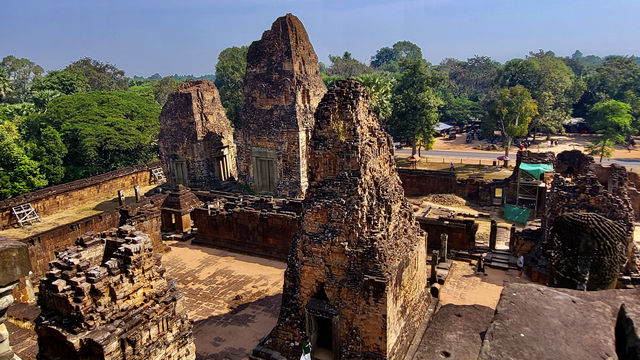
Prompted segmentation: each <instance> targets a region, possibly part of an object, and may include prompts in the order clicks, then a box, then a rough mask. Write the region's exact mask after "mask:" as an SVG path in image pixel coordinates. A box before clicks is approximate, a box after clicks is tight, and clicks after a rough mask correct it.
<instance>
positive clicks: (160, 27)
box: [0, 0, 640, 76]
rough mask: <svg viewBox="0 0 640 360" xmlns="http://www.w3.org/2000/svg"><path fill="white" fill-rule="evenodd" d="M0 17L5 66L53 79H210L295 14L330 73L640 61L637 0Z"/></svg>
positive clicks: (131, 9) (147, 6) (262, 5)
mask: <svg viewBox="0 0 640 360" xmlns="http://www.w3.org/2000/svg"><path fill="white" fill-rule="evenodd" d="M0 9H2V20H1V21H0V57H4V56H6V55H15V56H17V57H26V58H29V59H31V60H33V61H35V62H36V63H38V64H40V65H41V66H42V67H44V68H45V70H52V69H57V68H62V67H64V66H66V65H68V64H69V63H71V62H72V61H74V60H76V59H78V58H80V57H84V56H89V57H92V58H94V59H98V60H101V61H106V62H110V63H112V64H115V65H116V66H118V67H119V68H121V69H123V70H125V71H126V73H127V75H128V76H133V75H144V76H148V75H151V74H153V73H155V72H158V73H160V74H162V75H168V74H174V73H178V74H195V75H201V74H205V73H213V72H214V67H215V63H216V61H217V56H218V53H219V52H220V51H221V50H223V49H224V48H226V47H229V46H234V45H248V44H250V43H251V42H252V41H254V40H257V39H259V38H260V37H261V35H262V32H263V31H264V30H266V29H268V28H270V26H271V23H272V22H273V21H274V20H275V19H276V18H277V17H278V16H281V15H284V14H285V13H287V12H290V13H293V14H294V15H296V16H298V17H299V18H300V19H301V20H302V22H303V23H304V25H305V27H306V29H307V32H308V33H309V37H310V39H311V42H312V43H313V46H314V48H315V50H316V53H317V54H318V57H319V58H320V61H322V62H324V63H328V55H329V54H332V55H339V54H342V53H343V52H344V51H345V50H348V51H350V52H351V53H352V54H353V56H354V57H356V58H358V59H360V60H361V61H365V62H367V63H368V61H369V59H370V57H371V55H373V54H375V52H376V50H377V49H379V48H381V47H383V46H391V45H392V44H393V43H394V42H396V41H399V40H409V41H412V42H415V43H416V44H418V45H419V46H420V47H421V48H422V52H423V55H424V57H425V58H426V59H427V60H429V61H430V62H431V63H439V62H440V61H441V60H442V59H443V58H447V57H454V58H459V59H466V58H468V57H472V56H474V55H476V54H477V55H488V56H491V57H492V58H494V59H496V60H498V61H501V62H503V61H505V60H508V59H511V58H514V57H524V56H525V55H526V54H527V53H528V52H529V51H532V50H538V49H545V50H553V51H555V52H556V54H558V55H571V53H573V51H574V50H576V49H580V50H581V51H582V52H583V53H584V54H596V55H608V54H620V55H631V54H635V55H640V40H639V38H638V36H639V35H640V21H638V16H639V15H640V1H638V0H606V1H605V0H599V1H595V0H555V1H549V0H535V1H534V0H528V1H522V0H423V1H412V0H368V1H351V0H342V1H340V0H298V1H294V0H270V1H259V0H168V1H164V0H155V1H150V0H108V1H107V0H103V1H98V0H40V1H36V0H2V6H1V7H0Z"/></svg>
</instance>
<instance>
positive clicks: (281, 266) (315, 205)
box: [0, 14, 640, 360]
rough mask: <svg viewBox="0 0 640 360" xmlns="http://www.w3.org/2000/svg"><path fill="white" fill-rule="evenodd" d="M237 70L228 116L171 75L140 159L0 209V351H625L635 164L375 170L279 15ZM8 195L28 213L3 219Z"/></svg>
mask: <svg viewBox="0 0 640 360" xmlns="http://www.w3.org/2000/svg"><path fill="white" fill-rule="evenodd" d="M246 70H247V71H246V78H245V80H244V85H243V86H244V87H243V96H244V103H243V107H242V109H241V111H240V113H239V120H238V123H237V124H236V126H237V127H236V128H235V130H234V128H233V127H232V126H231V123H230V122H229V120H228V119H227V117H226V115H225V110H224V108H223V106H222V104H221V101H220V96H219V93H218V90H217V89H216V87H215V85H214V84H213V83H212V82H210V81H208V80H191V81H188V82H186V83H185V84H183V85H182V86H180V88H179V89H177V91H175V92H174V93H173V94H171V95H170V96H169V99H168V101H167V102H166V104H165V106H164V107H163V109H162V113H161V116H160V128H161V129H160V136H159V152H160V160H161V162H156V163H152V164H147V165H139V166H135V167H131V168H127V169H120V170H116V171H113V172H110V173H106V174H102V175H99V176H95V177H92V178H88V179H82V180H78V181H74V182H71V183H67V184H61V185H57V186H53V187H50V188H46V189H41V190H38V191H35V192H33V193H29V194H24V195H21V196H18V197H15V198H12V199H8V200H5V201H0V220H1V221H0V260H2V261H0V270H2V271H0V359H2V360H4V359H5V358H11V357H12V356H13V352H14V350H16V348H19V349H20V350H16V354H17V353H18V351H24V353H25V354H27V356H28V355H29V354H32V355H33V356H31V357H23V359H30V360H31V359H35V358H36V354H37V358H38V359H42V360H54V359H104V360H106V359H109V360H116V359H118V360H120V359H123V360H124V359H134V360H142V359H145V360H146V359H157V360H160V359H162V360H165V359H166V360H182V359H190V360H191V359H195V358H196V355H197V357H198V358H202V359H214V358H215V359H221V358H224V359H244V358H247V357H250V358H253V359H278V360H281V359H285V358H286V359H299V358H300V356H301V353H303V352H306V350H309V349H310V352H311V354H310V355H311V357H312V358H314V359H353V358H364V359H407V360H409V359H415V360H417V359H430V360H433V359H443V358H455V359H470V360H477V359H487V360H488V359H503V358H531V359H534V358H535V359H555V358H563V359H585V358H589V356H593V355H594V354H595V355H596V356H599V357H601V358H615V357H616V355H617V356H618V358H621V359H638V358H639V357H638V354H640V338H639V337H638V336H637V333H638V331H637V324H638V319H640V316H639V315H640V307H639V306H638V305H637V304H638V303H639V302H638V299H640V293H638V290H637V287H638V286H640V274H639V273H638V262H639V261H640V258H639V257H638V256H637V254H638V248H637V247H634V242H633V231H634V229H635V227H636V224H635V223H634V221H639V220H640V191H638V189H640V176H639V175H637V174H635V173H632V172H630V171H627V170H626V169H625V168H624V167H622V166H619V165H615V164H614V165H611V166H602V165H599V164H596V163H595V162H594V160H593V158H592V157H591V156H588V155H584V154H583V153H581V152H580V151H565V152H562V153H559V154H557V155H556V154H554V153H553V152H542V153H534V152H531V151H519V152H518V157H517V161H516V162H515V165H516V166H515V168H514V169H513V173H512V174H511V176H509V175H504V176H503V178H493V177H492V178H486V179H485V178H482V177H481V176H477V177H476V176H473V177H471V176H470V177H469V178H461V177H459V176H458V173H456V172H453V171H438V170H416V169H396V163H395V159H394V156H393V151H392V142H391V139H390V137H389V136H388V134H386V133H385V132H384V131H383V130H382V129H381V127H380V125H379V123H378V120H377V119H376V118H375V116H374V115H373V113H372V112H371V110H370V108H369V99H368V95H367V94H366V91H365V88H364V86H363V85H362V84H360V83H358V82H356V81H353V80H342V81H337V82H336V84H335V86H334V87H332V88H331V89H329V90H327V89H326V88H325V86H324V84H323V82H322V79H321V77H320V73H319V68H318V59H317V56H316V54H315V52H314V49H313V47H312V45H311V43H310V41H309V38H308V35H307V33H306V30H305V28H304V26H303V25H302V23H301V22H300V20H298V18H296V17H295V16H293V15H291V14H287V15H285V16H283V17H280V18H278V19H277V20H276V21H275V22H274V23H273V25H272V27H271V29H270V30H267V31H265V32H264V33H263V35H262V39H261V40H259V41H255V42H254V43H253V44H251V46H250V48H249V50H248V58H247V69H246ZM234 131H236V133H235V134H234ZM234 141H235V143H234ZM236 152H237V153H236ZM443 162H444V159H443ZM532 165H544V166H537V167H536V166H534V167H536V168H538V169H542V168H546V170H545V169H542V170H544V171H542V170H541V171H539V172H535V173H534V174H531V173H528V175H527V173H526V172H527V170H525V168H527V167H528V169H529V170H531V166H532ZM162 169H164V173H165V174H166V175H167V179H168V184H163V183H162V181H161V179H162V178H163V176H158V175H162V174H161V172H162V171H161V170H162ZM456 169H457V168H456ZM485 169H486V170H487V173H491V172H494V171H495V172H499V171H503V170H502V169H500V168H499V167H498V166H497V162H494V164H493V166H491V167H489V166H487V167H486V168H485ZM500 174H501V175H502V173H500ZM236 180H237V181H236ZM523 180H525V181H524V182H525V183H524V184H523ZM523 186H524V187H527V186H529V190H532V189H533V190H532V191H531V192H530V193H526V190H527V189H524V187H523ZM116 194H117V197H116ZM432 195H446V196H440V198H446V197H447V196H448V197H449V198H457V197H460V198H462V199H460V200H461V202H460V203H458V204H451V203H450V204H449V205H448V206H449V207H446V206H447V204H446V203H445V202H442V203H438V205H442V207H439V206H436V204H435V203H434V202H429V201H428V199H425V198H426V197H429V196H432ZM405 196H408V197H410V198H409V199H407V198H405ZM467 201H468V203H467ZM26 203H29V205H30V206H32V207H33V209H34V211H37V212H38V214H39V215H41V217H42V219H43V220H44V221H43V223H38V224H35V225H34V226H33V227H30V228H19V227H18V226H17V225H16V219H14V216H13V215H12V212H11V209H12V208H13V207H15V206H20V205H22V204H26ZM78 204H81V206H79V205H78ZM506 205H509V206H510V207H511V208H512V209H517V210H521V211H522V214H523V216H522V217H520V219H519V220H522V221H520V222H519V221H512V219H508V218H507V216H506V211H505V209H506V208H507V206H506ZM81 207H82V208H81ZM470 210H473V213H470V212H469V211H470ZM57 213H74V214H73V216H71V217H60V218H55V219H52V218H54V217H55V215H57ZM66 215H69V214H66ZM502 215H505V216H504V217H503V216H502ZM498 222H500V224H499V223H498ZM516 223H517V229H516ZM5 235H7V238H5ZM427 239H428V240H429V241H427ZM498 243H499V244H498ZM498 245H500V246H498ZM520 255H523V256H524V259H525V262H524V268H523V275H522V276H520V275H518V276H516V274H517V273H518V271H517V269H516V258H517V257H518V256H520ZM163 256H164V257H163ZM485 261H486V265H487V269H488V270H490V271H488V272H489V274H487V272H485V269H484V266H485ZM285 262H286V263H285ZM285 268H286V270H285ZM491 271H493V272H491ZM527 276H528V277H529V278H528V279H526V277H527ZM169 278H174V279H177V280H169ZM518 282H538V283H540V284H519V283H518ZM33 283H36V284H39V287H37V289H35V290H36V291H34V288H33V286H32V284H33ZM178 283H179V284H180V290H181V291H179V290H178V285H177V284H178ZM541 284H545V285H541ZM551 287H557V288H551ZM614 287H615V288H617V289H615V290H613V289H609V290H603V291H597V292H596V291H593V292H591V291H589V292H584V291H576V290H568V289H565V288H569V289H576V288H577V289H581V290H585V289H586V290H600V289H605V288H614ZM634 287H635V288H636V289H635V290H630V288H634ZM478 288H481V289H482V290H483V291H485V290H487V289H489V290H488V291H487V292H491V294H492V295H491V294H490V295H487V293H485V292H482V291H476V290H477V289H478ZM622 288H624V290H623V289H622ZM182 291H183V292H184V293H183V292H182ZM447 292H449V293H447ZM491 296H494V298H493V300H491V301H494V300H495V301H494V302H493V303H491V301H485V300H486V299H485V297H491ZM13 298H15V299H16V303H18V304H19V306H16V305H15V304H14V305H12V306H11V307H10V308H9V309H7V307H9V305H10V304H11V302H12V300H13ZM36 298H37V300H36ZM452 299H453V300H452ZM456 301H457V303H456ZM479 302H483V304H479ZM461 304H462V305H461ZM470 304H473V305H470ZM16 308H17V309H16ZM25 313H26V314H27V315H24V314H25ZM585 314H588V316H585ZM634 321H635V322H634ZM559 323H560V324H559ZM34 328H35V331H34ZM6 329H8V331H7V330H6ZM8 333H11V337H9V334H8ZM25 333H27V334H26V335H25ZM29 336H31V337H32V339H31V341H32V342H33V345H32V346H29V345H28V344H26V343H28V341H29ZM585 339H586V340H585ZM16 340H17V341H18V343H16ZM20 340H23V342H24V343H25V344H24V346H23V344H21V343H19V341H20ZM9 341H12V343H11V345H12V347H13V349H12V347H9ZM196 344H197V346H198V349H196ZM16 345H18V346H16ZM25 348H30V349H31V350H33V349H35V351H32V352H29V351H25ZM196 351H197V354H196ZM634 356H635V358H634Z"/></svg>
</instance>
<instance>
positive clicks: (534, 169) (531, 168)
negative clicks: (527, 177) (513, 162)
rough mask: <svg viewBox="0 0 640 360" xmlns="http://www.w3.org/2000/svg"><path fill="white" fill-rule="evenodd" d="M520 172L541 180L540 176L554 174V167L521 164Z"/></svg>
mask: <svg viewBox="0 0 640 360" xmlns="http://www.w3.org/2000/svg"><path fill="white" fill-rule="evenodd" d="M520 170H523V171H526V172H528V173H529V174H531V175H532V176H533V177H535V178H536V179H540V175H542V174H544V173H547V172H553V165H552V164H527V163H520Z"/></svg>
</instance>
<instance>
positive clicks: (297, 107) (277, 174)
mask: <svg viewBox="0 0 640 360" xmlns="http://www.w3.org/2000/svg"><path fill="white" fill-rule="evenodd" d="M325 92H326V88H325V86H324V83H323V82H322V78H321V77H320V70H319V68H318V57H317V56H316V53H315V51H314V50H313V46H311V43H310V42H309V37H308V36H307V32H306V30H305V29H304V26H303V25H302V22H300V20H298V18H297V17H295V16H293V15H291V14H287V15H285V16H283V17H280V18H278V19H277V20H276V21H275V22H274V23H273V25H272V26H271V30H267V31H265V32H264V34H262V39H261V40H259V41H254V42H253V43H252V44H251V46H250V47H249V52H248V55H247V72H246V75H245V79H244V90H243V98H244V104H243V108H242V111H241V113H240V119H239V121H238V124H237V127H236V130H237V133H236V141H237V142H238V172H239V175H240V180H241V181H243V182H244V183H246V184H247V185H249V187H251V188H252V189H253V190H254V191H256V192H259V193H273V194H278V195H281V196H290V197H302V196H304V193H305V191H306V189H307V186H308V181H307V156H308V155H307V153H308V152H307V143H308V140H309V137H310V135H311V130H312V129H313V113H314V111H315V109H316V106H317V105H318V103H319V102H320V99H322V95H324V93H325Z"/></svg>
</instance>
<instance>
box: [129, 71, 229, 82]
mask: <svg viewBox="0 0 640 360" xmlns="http://www.w3.org/2000/svg"><path fill="white" fill-rule="evenodd" d="M169 77H172V78H174V79H176V80H178V81H187V80H200V79H207V80H211V81H215V80H216V76H215V75H213V74H205V75H201V76H195V75H178V74H173V75H169ZM160 79H162V75H160V74H158V73H155V74H153V75H151V76H149V77H144V76H138V75H134V76H133V80H149V81H154V80H160Z"/></svg>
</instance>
